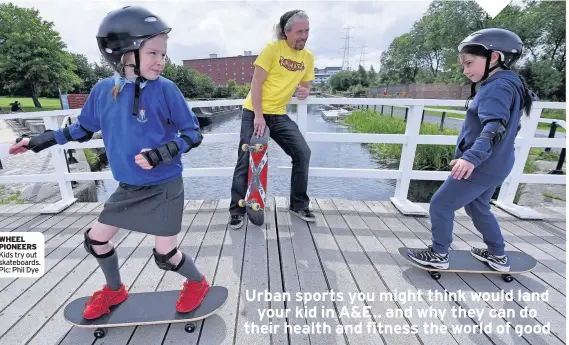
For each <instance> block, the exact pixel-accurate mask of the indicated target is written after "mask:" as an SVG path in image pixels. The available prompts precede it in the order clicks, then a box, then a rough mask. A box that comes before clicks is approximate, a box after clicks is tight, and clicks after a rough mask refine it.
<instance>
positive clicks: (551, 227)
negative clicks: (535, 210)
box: [528, 221, 566, 241]
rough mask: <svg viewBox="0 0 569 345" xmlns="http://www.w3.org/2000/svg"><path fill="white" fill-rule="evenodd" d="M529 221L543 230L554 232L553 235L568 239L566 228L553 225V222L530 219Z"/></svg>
mask: <svg viewBox="0 0 569 345" xmlns="http://www.w3.org/2000/svg"><path fill="white" fill-rule="evenodd" d="M528 223H531V224H533V225H536V226H538V227H540V228H542V229H543V230H545V231H547V232H549V233H550V234H553V235H555V236H557V237H559V238H561V239H563V240H564V241H565V239H566V232H565V230H563V229H560V228H558V227H557V226H555V225H553V223H550V222H544V221H528Z"/></svg>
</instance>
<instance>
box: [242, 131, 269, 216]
mask: <svg viewBox="0 0 569 345" xmlns="http://www.w3.org/2000/svg"><path fill="white" fill-rule="evenodd" d="M268 148H269V128H268V127H265V133H264V134H263V136H262V137H260V138H258V137H256V136H255V135H253V136H252V137H251V140H250V141H249V144H243V146H242V147H241V149H242V150H243V151H249V172H248V176H247V194H246V195H245V199H244V200H243V199H241V200H239V206H241V207H246V208H247V217H248V218H249V220H250V221H251V223H253V224H255V225H262V224H263V223H264V222H265V199H266V192H267V177H268V174H269V156H268V152H267V149H268Z"/></svg>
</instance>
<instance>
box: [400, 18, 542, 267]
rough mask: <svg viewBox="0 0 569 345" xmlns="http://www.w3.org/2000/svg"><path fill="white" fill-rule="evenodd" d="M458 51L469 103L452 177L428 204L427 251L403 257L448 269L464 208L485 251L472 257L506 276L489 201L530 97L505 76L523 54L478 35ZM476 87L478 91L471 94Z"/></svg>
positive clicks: (497, 34) (488, 34) (497, 36)
mask: <svg viewBox="0 0 569 345" xmlns="http://www.w3.org/2000/svg"><path fill="white" fill-rule="evenodd" d="M458 50H459V52H460V54H459V58H460V62H461V64H462V66H463V67H464V75H466V76H467V77H468V78H469V79H470V80H471V81H472V95H471V98H472V97H474V99H473V100H472V103H471V104H470V105H469V107H468V110H467V112H466V119H465V121H464V123H463V125H462V130H461V133H460V135H459V137H458V141H457V145H456V150H455V157H454V158H455V159H454V160H453V161H451V163H450V165H451V166H452V170H451V173H450V175H449V177H448V179H447V180H446V181H445V182H444V183H443V184H442V186H441V187H440V188H439V190H438V191H437V192H436V193H435V194H434V195H433V197H432V199H431V203H430V207H429V213H430V218H431V225H432V228H431V231H432V245H430V246H428V247H427V248H426V249H408V255H409V257H410V258H412V259H413V260H414V261H416V262H417V263H420V264H422V265H430V266H433V267H436V268H439V269H447V268H448V265H449V256H448V250H449V247H450V245H451V242H452V231H453V221H454V213H455V211H456V210H458V209H460V208H462V207H464V209H465V211H466V213H467V214H468V215H469V216H470V217H471V218H472V221H473V223H474V226H475V227H476V229H477V230H478V231H479V232H480V233H481V234H482V237H483V240H484V243H485V244H486V245H487V248H472V249H471V254H472V255H473V256H474V257H475V258H477V259H478V260H481V261H484V262H487V263H488V264H489V265H490V266H491V267H492V268H493V269H495V270H498V271H503V272H507V271H509V269H510V263H509V260H508V257H507V255H505V251H504V247H505V244H504V238H503V237H502V233H501V230H500V226H499V225H498V222H497V221H496V218H495V217H494V215H493V214H492V212H491V210H490V198H491V197H492V195H493V194H494V191H495V190H496V188H497V187H498V186H499V185H501V184H502V182H503V181H504V179H505V178H506V177H507V176H508V174H509V173H510V171H511V170H512V167H513V165H514V140H515V137H516V134H517V132H518V131H519V126H520V118H521V116H522V113H523V112H524V111H525V113H526V115H527V116H529V112H530V109H531V104H532V101H533V99H535V94H533V93H532V92H531V91H529V90H528V88H527V85H526V84H525V82H524V81H523V79H521V77H520V76H519V75H518V74H517V73H516V72H514V71H512V70H510V67H511V66H512V65H513V64H514V63H515V62H516V61H517V60H518V59H519V58H520V56H521V54H522V50H523V44H522V41H521V40H520V38H519V37H518V36H517V35H516V34H515V33H513V32H511V31H508V30H504V29H497V28H492V29H484V30H480V31H477V32H474V33H472V34H471V35H469V36H468V37H467V38H465V39H464V40H463V41H462V42H461V43H460V45H459V47H458ZM477 83H480V89H479V90H478V92H477V93H476V92H475V87H476V84H477Z"/></svg>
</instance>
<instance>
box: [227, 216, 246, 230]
mask: <svg viewBox="0 0 569 345" xmlns="http://www.w3.org/2000/svg"><path fill="white" fill-rule="evenodd" d="M229 226H231V229H239V228H240V227H242V226H243V216H241V215H238V214H236V215H233V216H231V219H230V220H229Z"/></svg>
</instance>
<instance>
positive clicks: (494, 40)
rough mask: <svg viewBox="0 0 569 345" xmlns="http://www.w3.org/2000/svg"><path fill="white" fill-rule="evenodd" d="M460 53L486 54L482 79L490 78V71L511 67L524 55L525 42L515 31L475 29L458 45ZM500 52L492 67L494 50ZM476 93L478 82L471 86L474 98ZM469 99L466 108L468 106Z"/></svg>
mask: <svg viewBox="0 0 569 345" xmlns="http://www.w3.org/2000/svg"><path fill="white" fill-rule="evenodd" d="M458 51H459V52H460V53H466V54H472V55H477V56H484V57H485V58H486V68H485V69H484V76H483V77H482V80H481V81H483V80H485V79H486V78H488V75H489V74H490V72H492V71H493V70H494V69H496V68H498V67H502V68H503V69H506V70H507V69H510V68H511V66H512V65H513V64H514V63H515V62H516V61H517V60H518V59H519V58H520V57H521V56H522V52H523V43H522V40H521V39H520V38H519V37H518V35H516V34H515V33H513V32H511V31H509V30H506V29H500V28H490V29H482V30H478V31H475V32H473V33H471V34H470V35H468V37H466V38H465V39H463V40H462V42H460V44H459V45H458ZM494 51H495V52H498V53H499V54H500V60H499V61H498V63H497V64H496V65H494V66H492V67H490V58H491V57H492V52H494ZM475 95H476V83H472V84H471V86H470V97H469V98H468V100H470V99H472V98H473V97H474V96H475ZM468 100H467V102H466V108H468Z"/></svg>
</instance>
